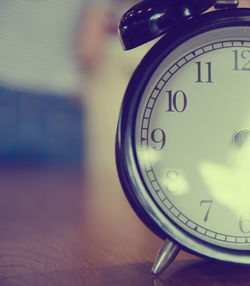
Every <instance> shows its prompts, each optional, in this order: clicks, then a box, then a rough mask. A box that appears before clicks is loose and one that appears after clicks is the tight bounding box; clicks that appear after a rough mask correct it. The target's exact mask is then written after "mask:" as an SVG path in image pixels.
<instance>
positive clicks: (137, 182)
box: [116, 8, 250, 264]
mask: <svg viewBox="0 0 250 286" xmlns="http://www.w3.org/2000/svg"><path fill="white" fill-rule="evenodd" d="M235 26H250V9H247V8H237V9H228V10H221V11H214V12H209V13H206V14H203V15H201V16H199V17H197V18H194V19H192V20H189V21H187V22H186V23H185V25H183V26H182V27H181V28H182V29H180V28H179V29H178V27H177V28H176V29H175V30H173V31H171V32H170V33H168V34H167V35H166V36H165V37H163V38H162V39H161V40H160V41H159V42H158V43H157V44H156V45H155V46H154V47H153V48H152V49H151V50H150V51H149V52H148V54H147V55H146V56H145V57H144V58H143V60H142V62H141V63H140V64H139V66H138V67H137V69H136V71H135V72H134V74H133V76H132V78H131V80H130V82H129V84H128V87H127V90H126V93H125V96H124V100H123V103H122V108H121V113H120V117H119V123H118V128H117V137H116V160H117V169H118V173H119V177H120V181H121V184H122V186H123V189H124V192H125V194H126V196H127V198H128V200H129V202H130V204H131V206H132V207H133V209H134V211H135V212H136V214H137V215H138V216H139V218H141V220H142V221H143V222H144V223H145V224H146V225H147V226H148V227H149V228H150V229H151V230H152V231H153V232H154V233H155V234H156V235H158V236H159V237H161V238H162V239H166V238H167V237H169V238H170V239H172V240H173V241H175V242H177V243H178V244H179V245H180V246H181V247H182V248H183V249H185V250H187V251H188V252H191V253H195V254H198V255H201V256H206V257H210V258H214V259H218V260H223V261H229V262H236V263H243V264H250V250H234V249H229V248H224V247H221V246H217V245H214V244H210V243H209V242H206V241H204V240H201V239H199V238H197V237H194V236H193V235H191V234H189V233H188V232H186V231H185V230H184V229H182V228H181V227H180V226H178V225H177V224H176V223H175V222H173V221H172V220H171V219H170V218H167V216H166V215H165V214H164V213H163V212H162V210H161V209H160V208H159V207H158V206H157V203H156V202H155V200H154V199H153V197H152V196H151V194H150V192H149V191H148V190H147V186H146V184H145V183H144V180H143V177H142V174H141V172H140V169H139V164H138V162H137V157H136V151H135V145H134V144H135V118H136V114H137V110H138V106H139V102H140V99H141V96H142V94H143V91H144V89H145V87H146V85H147V82H148V81H149V79H150V77H151V76H152V74H153V73H154V71H155V70H156V68H157V67H158V65H159V64H160V63H161V62H162V60H163V59H164V58H166V57H167V56H168V55H169V54H170V53H171V52H172V51H173V50H174V49H175V48H176V47H178V46H179V45H181V44H183V43H184V42H185V41H187V40H189V39H190V38H193V37H195V36H197V35H199V34H201V33H204V32H208V31H210V30H214V29H217V28H224V27H235ZM249 38H250V37H249ZM166 47H167V48H166Z"/></svg>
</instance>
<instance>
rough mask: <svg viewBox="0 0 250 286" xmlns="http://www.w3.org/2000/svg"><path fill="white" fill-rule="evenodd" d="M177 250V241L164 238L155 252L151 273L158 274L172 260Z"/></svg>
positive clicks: (178, 249) (178, 248) (178, 247)
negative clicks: (156, 252)
mask: <svg viewBox="0 0 250 286" xmlns="http://www.w3.org/2000/svg"><path fill="white" fill-rule="evenodd" d="M179 251H180V246H179V245H178V244H177V243H175V242H173V241H171V240H169V239H166V240H165V241H164V243H163V245H162V247H161V249H160V250H159V252H158V254H157V257H156V259H155V262H154V265H153V268H152V273H153V274H155V275H159V274H160V273H161V272H162V271H163V270H165V269H166V268H167V267H168V266H169V265H170V264H171V263H172V262H173V261H174V259H175V257H176V256H177V254H178V253H179Z"/></svg>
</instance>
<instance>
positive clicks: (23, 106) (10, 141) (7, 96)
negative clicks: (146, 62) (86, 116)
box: [0, 88, 84, 164]
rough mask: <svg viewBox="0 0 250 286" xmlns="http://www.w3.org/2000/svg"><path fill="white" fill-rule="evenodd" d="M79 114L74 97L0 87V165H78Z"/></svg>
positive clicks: (81, 144) (80, 148)
mask: <svg viewBox="0 0 250 286" xmlns="http://www.w3.org/2000/svg"><path fill="white" fill-rule="evenodd" d="M83 113H84V112H83V106H82V104H81V100H80V98H78V97H72V96H61V95H55V94H34V93H27V92H19V91H13V90H10V89H5V88H0V164H1V163H6V162H15V163H53V164H54V163H60V164H82V161H83V149H84V138H83V126H82V125H83Z"/></svg>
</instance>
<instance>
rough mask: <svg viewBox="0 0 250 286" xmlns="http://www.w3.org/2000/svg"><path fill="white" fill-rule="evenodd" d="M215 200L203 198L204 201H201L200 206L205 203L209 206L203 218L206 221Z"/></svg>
mask: <svg viewBox="0 0 250 286" xmlns="http://www.w3.org/2000/svg"><path fill="white" fill-rule="evenodd" d="M213 202H214V201H213V200H202V201H200V207H201V206H203V205H206V206H207V209H206V212H205V216H204V219H203V220H204V221H205V222H206V221H207V220H208V216H209V214H210V211H211V208H212V205H213Z"/></svg>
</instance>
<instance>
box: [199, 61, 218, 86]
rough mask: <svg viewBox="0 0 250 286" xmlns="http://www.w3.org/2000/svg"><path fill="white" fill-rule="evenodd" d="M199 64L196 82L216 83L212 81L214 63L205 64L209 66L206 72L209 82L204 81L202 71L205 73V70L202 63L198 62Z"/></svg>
mask: <svg viewBox="0 0 250 286" xmlns="http://www.w3.org/2000/svg"><path fill="white" fill-rule="evenodd" d="M196 64H197V80H196V82H198V83H214V82H213V80H212V63H211V62H206V63H205V64H206V65H207V71H206V73H207V74H206V75H207V80H206V81H204V80H203V79H204V78H203V76H202V71H204V69H203V68H202V67H203V65H202V63H201V62H196Z"/></svg>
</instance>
